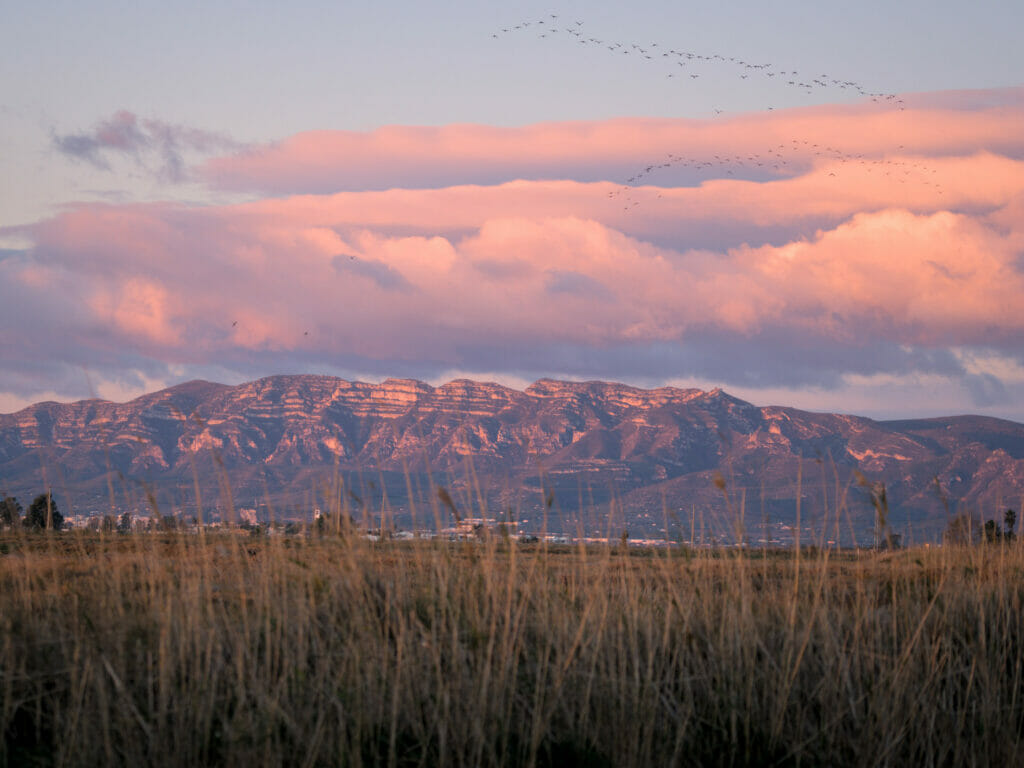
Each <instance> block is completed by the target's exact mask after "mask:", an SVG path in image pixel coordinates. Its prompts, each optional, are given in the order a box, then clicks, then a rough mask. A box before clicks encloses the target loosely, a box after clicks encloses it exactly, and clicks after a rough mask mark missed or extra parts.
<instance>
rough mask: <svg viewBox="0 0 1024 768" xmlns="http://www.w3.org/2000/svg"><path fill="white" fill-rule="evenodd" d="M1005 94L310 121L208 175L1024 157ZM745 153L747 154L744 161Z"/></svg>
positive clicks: (481, 172)
mask: <svg viewBox="0 0 1024 768" xmlns="http://www.w3.org/2000/svg"><path fill="white" fill-rule="evenodd" d="M1000 94H1001V97H1000V98H999V99H997V100H992V99H991V98H990V99H988V100H987V101H984V100H983V101H979V99H978V98H977V97H976V98H975V99H974V102H975V103H976V104H977V106H976V108H974V109H969V110H968V109H960V108H956V107H954V106H950V105H949V102H950V101H955V100H954V98H953V97H947V98H945V99H940V98H939V97H938V96H934V97H932V98H931V99H929V98H927V96H922V97H920V98H916V99H915V98H911V104H912V105H914V104H916V106H911V107H910V108H908V109H906V110H897V109H893V108H891V107H887V106H885V105H878V104H873V103H865V104H860V105H852V106H822V107H810V108H804V109H794V110H785V111H779V112H759V113H753V114H745V115H739V116H736V117H732V118H718V119H712V120H690V119H646V118H628V119H618V120H606V121H600V122H562V123H541V124H536V125H528V126H523V127H517V128H499V127H492V126H483V125H447V126H442V127H404V126H385V127H382V128H379V129H377V130H374V131H369V132H355V131H309V132H306V133H300V134H297V135H295V136H292V137H290V138H288V139H285V140H284V141H281V142H277V143H274V144H270V145H265V146H261V147H255V148H250V149H248V150H245V151H243V152H240V153H238V154H234V155H230V156H223V157H217V158H212V159H210V160H208V161H207V162H206V163H205V165H204V166H203V168H202V171H201V174H202V175H203V176H204V177H205V178H207V179H208V180H209V181H210V182H211V183H212V184H214V185H216V186H218V187H221V188H224V189H231V190H245V191H260V192H266V193H270V194H295V193H303V192H312V193H318V194H323V193H328V192H335V191H341V190H352V189H389V188H429V187H447V186H452V185H456V184H462V183H471V184H494V183H500V182H502V181H510V180H514V179H520V178H531V179H576V180H580V181H598V180H608V179H611V180H621V179H625V178H629V177H632V176H633V175H635V174H636V173H637V172H643V171H644V169H645V168H647V166H649V165H660V164H662V163H665V162H667V161H670V159H671V157H678V158H684V159H686V160H689V161H692V162H693V163H710V164H711V165H710V166H709V167H710V168H711V169H717V168H722V169H724V168H733V169H734V170H739V169H740V168H745V169H746V170H748V171H756V170H758V169H760V172H761V173H772V174H774V175H777V176H788V175H792V174H794V173H796V172H799V171H801V170H804V169H806V167H807V166H808V165H810V164H813V163H816V162H819V161H821V160H827V159H828V158H830V157H834V156H837V155H849V156H858V155H862V156H864V157H866V158H872V159H877V158H886V157H890V156H891V155H893V154H897V153H899V152H901V151H903V150H905V152H906V153H907V154H916V155H933V156H934V155H940V156H941V155H947V154H964V153H970V152H974V151H978V150H989V151H992V152H997V153H1001V154H1007V155H1010V156H1016V157H1024V136H1022V134H1021V132H1020V130H1019V126H1020V124H1021V120H1022V119H1024V89H1006V90H1004V91H1001V92H1000ZM969 97H970V95H969V94H963V95H961V98H963V99H967V98H969ZM780 151H781V155H782V156H781V157H778V156H777V155H778V154H779V153H780ZM670 156H671V157H670ZM755 156H757V159H756V160H755V159H753V158H754V157H755ZM736 158H743V160H744V162H745V164H744V165H743V166H740V165H738V162H737V160H736ZM747 158H751V159H750V160H746V159H747ZM759 161H760V162H762V165H761V166H758V165H757V162H759ZM783 161H784V162H783ZM776 165H778V166H779V167H778V168H776V167H775V166H776ZM684 169H686V166H685V165H684V164H683V162H682V160H677V161H674V162H672V169H671V170H665V169H659V174H647V175H648V176H649V177H651V178H657V177H658V176H659V175H660V176H661V178H666V177H669V178H670V177H671V174H672V173H675V174H677V175H678V174H679V173H680V172H681V171H683V170H684ZM707 169H708V167H705V170H707ZM690 170H691V171H696V170H697V169H695V168H693V166H691V167H690Z"/></svg>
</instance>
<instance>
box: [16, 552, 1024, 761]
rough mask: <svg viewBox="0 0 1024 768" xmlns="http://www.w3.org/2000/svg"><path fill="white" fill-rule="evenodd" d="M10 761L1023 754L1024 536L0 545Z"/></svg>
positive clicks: (984, 757)
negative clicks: (768, 547) (714, 542)
mask: <svg viewBox="0 0 1024 768" xmlns="http://www.w3.org/2000/svg"><path fill="white" fill-rule="evenodd" d="M0 552H2V554H0V732H2V733H3V740H2V742H0V763H6V764H9V765H33V764H38V765H133V766H135V765H158V766H159V765H239V766H250V765H275V766H276V765H298V766H316V765H353V766H359V765H389V766H390V765H395V766H412V765H416V766H434V765H448V766H497V765H551V766H554V765H558V766H572V765H588V766H602V765H609V766H612V765H614V766H634V765H635V766H651V765H796V764H800V765H865V766H870V765H979V766H990V765H1012V764H1019V761H1020V759H1021V758H1020V755H1021V749H1022V747H1024V621H1022V619H1024V610H1022V609H1024V550H1022V548H1020V547H1018V546H1011V545H1005V544H1003V545H986V546H978V547H971V548H933V549H911V550H904V551H898V552H889V553H875V552H863V553H848V552H829V551H827V550H826V551H822V550H818V551H814V552H808V551H805V552H803V553H800V554H799V555H798V554H795V553H791V552H790V553H782V552H775V553H773V552H767V553H765V552H761V551H758V550H748V551H693V550H687V549H678V548H674V549H662V550H636V549H626V548H624V547H617V546H609V547H592V548H585V549H583V548H575V547H552V546H548V545H546V544H544V543H539V544H532V545H521V544H513V543H510V542H507V541H502V540H500V539H498V538H492V539H490V540H484V541H479V542H459V543H451V542H441V541H427V540H422V541H408V542H397V541H385V542H370V541H366V540H363V539H361V538H358V537H353V536H349V537H347V538H346V537H340V536H324V537H320V538H318V537H311V538H302V537H269V538H267V537H251V536H248V535H235V534H233V533H219V534H201V533H200V534H196V533H192V534H181V533H178V534H151V535H143V534H135V535H127V536H119V535H117V534H97V533H91V534H86V533H82V532H64V533H61V534H56V535H54V534H46V533H36V534H30V533H23V532H11V533H6V534H3V535H2V538H0Z"/></svg>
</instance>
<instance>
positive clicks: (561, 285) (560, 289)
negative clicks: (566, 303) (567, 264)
mask: <svg viewBox="0 0 1024 768" xmlns="http://www.w3.org/2000/svg"><path fill="white" fill-rule="evenodd" d="M544 289H545V290H546V291H547V292H548V293H551V294H559V293H563V294H568V295H570V296H579V297H581V298H590V299H610V298H612V293H611V291H609V290H608V288H607V287H606V286H605V285H604V284H602V283H601V282H600V281H598V280H595V279H594V278H592V277H590V276H589V275H584V274H582V273H580V272H573V271H571V270H557V269H552V270H548V272H547V275H546V277H545V280H544Z"/></svg>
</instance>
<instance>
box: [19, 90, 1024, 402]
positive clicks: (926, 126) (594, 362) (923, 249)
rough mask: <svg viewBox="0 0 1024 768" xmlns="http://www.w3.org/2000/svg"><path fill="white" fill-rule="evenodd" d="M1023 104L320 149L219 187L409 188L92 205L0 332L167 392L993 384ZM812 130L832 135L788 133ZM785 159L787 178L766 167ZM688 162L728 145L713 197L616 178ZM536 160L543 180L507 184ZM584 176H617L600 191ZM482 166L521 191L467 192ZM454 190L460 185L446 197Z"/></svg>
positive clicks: (511, 133) (587, 128)
mask: <svg viewBox="0 0 1024 768" xmlns="http://www.w3.org/2000/svg"><path fill="white" fill-rule="evenodd" d="M1009 101H1010V103H1009V104H1007V103H998V104H995V105H993V104H984V105H982V106H981V107H979V108H978V109H952V108H947V107H945V106H942V105H941V104H940V105H936V104H926V105H917V106H914V103H913V100H910V103H911V107H910V108H908V109H907V110H906V111H903V112H900V111H886V110H883V109H879V108H876V107H873V106H872V107H850V108H819V109H812V110H796V111H794V112H793V113H785V114H779V115H769V116H746V117H743V118H736V119H734V120H731V121H724V122H722V123H721V124H719V123H711V122H705V123H696V122H693V121H690V122H686V121H643V120H638V121H637V120H619V121H609V122H607V123H591V124H585V123H574V124H558V125H546V126H530V127H527V128H524V129H484V128H480V127H479V126H448V127H445V128H437V129H429V130H428V129H386V130H385V129H382V130H381V131H377V132H373V133H371V134H358V135H356V134H343V135H338V134H336V133H318V134H303V135H301V136H299V137H295V138H294V139H292V140H289V141H287V142H284V143H283V144H282V145H281V146H279V147H275V148H268V149H267V150H265V151H264V152H263V153H262V154H261V153H255V154H251V155H247V156H239V157H231V158H221V159H219V160H217V161H216V162H213V163H212V164H211V165H209V166H207V172H208V173H210V174H212V175H213V176H214V177H216V178H221V179H222V180H223V179H236V180H237V179H248V180H249V181H252V180H253V179H257V180H258V181H259V183H258V184H255V186H256V187H257V188H259V187H260V185H263V184H267V185H271V186H272V185H275V184H280V185H283V186H282V188H286V187H287V186H288V185H289V184H293V183H296V184H298V183H299V182H301V183H305V182H306V181H308V180H309V179H311V178H313V177H312V176H310V174H314V175H315V173H319V172H320V171H318V170H317V168H316V167H315V166H316V159H317V158H318V157H319V159H320V162H321V165H322V167H323V169H325V170H324V173H326V174H327V176H325V178H327V177H328V176H331V174H336V173H340V170H339V169H340V168H342V167H343V166H344V167H346V168H348V170H350V171H351V177H350V180H352V183H353V184H355V183H356V182H358V181H359V180H360V179H361V178H363V177H364V176H365V179H371V178H374V173H377V172H379V173H380V175H381V177H382V178H385V179H386V178H389V177H388V174H391V173H393V174H396V177H395V178H396V179H397V178H398V177H397V175H398V174H400V173H404V172H405V171H408V174H407V182H405V183H406V184H407V187H405V188H394V189H380V190H358V189H357V190H352V191H345V192H332V193H331V194H302V195H294V196H289V197H283V198H272V199H263V200H256V201H253V202H248V203H243V204H237V205H224V206H205V207H187V206H180V205H172V204H149V205H85V206H79V207H75V208H70V209H68V210H65V211H64V212H62V213H60V214H58V215H57V216H55V217H53V218H51V219H48V220H46V221H43V222H39V223H38V224H36V225H34V226H33V227H30V228H27V229H25V231H24V234H25V235H27V236H29V237H31V239H32V240H33V241H34V248H33V249H32V250H30V251H29V252H27V253H26V254H24V255H23V256H18V257H12V258H7V259H4V260H2V261H0V278H2V279H0V286H2V287H0V292H2V293H3V302H0V306H3V307H4V309H3V310H2V311H0V315H2V318H0V319H3V320H4V322H5V323H6V324H7V327H8V328H9V329H17V330H18V332H17V333H16V334H9V335H10V338H11V339H13V340H14V343H15V344H16V345H20V347H19V348H24V349H25V355H26V356H27V355H28V354H29V350H34V351H33V352H32V354H39V352H38V350H39V349H42V348H43V345H44V344H46V343H48V344H50V345H51V346H50V347H49V348H46V349H45V354H48V355H52V356H54V357H55V358H59V357H61V356H65V357H68V356H73V355H85V356H87V357H96V358H100V359H103V360H107V361H108V363H107V364H109V365H111V366H115V365H120V364H122V363H121V362H118V361H120V360H121V359H122V358H124V357H125V356H127V357H130V358H131V360H130V362H129V363H123V364H125V365H131V366H133V370H134V369H137V370H147V371H149V372H148V373H147V374H146V375H148V376H157V375H164V374H163V373H162V372H161V371H159V370H156V371H150V369H148V368H145V366H143V365H142V364H140V362H139V360H143V361H150V362H154V361H155V362H160V363H163V364H175V365H186V366H204V365H205V366H211V365H223V366H227V367H234V368H236V369H239V370H243V369H244V370H249V369H250V368H256V369H259V370H265V369H266V368H270V369H273V370H280V369H287V370H294V369H296V368H299V367H300V365H301V364H302V361H306V363H308V362H309V361H315V362H316V364H318V365H326V366H334V368H335V369H344V368H346V367H348V368H352V367H356V366H361V369H362V370H367V369H374V370H378V369H379V370H381V371H383V372H386V373H394V372H397V371H399V370H401V371H406V372H410V373H419V374H420V375H423V376H427V377H429V376H431V375H434V373H435V372H437V371H440V370H450V369H460V370H464V371H471V370H488V371H500V370H504V371H505V372H507V373H509V374H511V375H518V373H519V372H521V371H522V370H524V368H525V367H527V366H533V367H534V369H537V368H541V369H542V370H541V371H540V372H541V373H544V374H555V375H557V374H558V373H560V372H565V371H570V370H571V371H572V372H574V373H579V374H580V375H601V376H607V375H609V374H608V373H607V370H609V369H614V368H615V366H619V367H620V368H621V367H622V366H633V367H635V366H636V365H638V364H639V363H637V360H638V359H639V358H637V357H636V355H639V354H640V353H639V352H636V350H653V351H651V352H650V353H649V358H644V359H643V361H641V362H642V363H643V365H645V366H647V368H646V369H645V370H649V371H651V373H650V375H651V376H654V377H661V378H662V379H667V378H673V377H678V376H679V375H681V372H686V373H688V374H689V373H692V372H693V370H698V369H700V367H701V366H703V367H704V368H703V370H705V372H706V374H707V375H712V373H713V374H714V375H717V376H719V377H721V378H724V379H725V380H726V382H727V383H728V381H729V380H730V379H729V377H734V379H735V380H737V381H739V380H743V381H750V380H752V379H756V380H758V381H761V382H764V384H763V385H764V386H777V385H779V382H780V381H785V382H788V383H790V384H792V382H793V381H798V382H799V381H800V377H801V376H804V377H812V376H820V380H823V381H828V380H829V379H828V375H833V376H842V375H848V374H849V375H862V376H873V375H876V374H878V373H880V372H889V371H890V369H892V373H893V375H899V376H911V375H912V374H914V373H915V372H921V371H923V372H930V373H931V374H935V372H937V371H938V372H940V373H941V375H943V376H957V375H962V376H967V375H972V376H979V375H988V374H987V369H986V370H984V371H981V372H980V373H979V372H977V371H974V370H973V369H972V370H971V371H968V369H967V366H966V364H965V363H964V362H963V361H964V360H965V359H966V358H965V357H964V354H965V353H964V350H965V349H966V350H975V352H977V354H976V355H975V357H976V358H978V359H982V358H983V357H984V356H981V357H979V355H980V352H978V351H979V350H994V352H993V354H995V355H996V356H997V357H999V356H1002V357H1003V358H1005V359H1006V360H1018V359H1020V360H1024V343H1022V342H1021V339H1022V338H1024V314H1021V313H1019V312H1017V311H1015V302H1017V301H1018V297H1019V296H1020V295H1022V293H1024V264H1022V257H1021V254H1022V253H1024V159H1019V158H1024V153H1022V152H1021V150H1022V149H1024V135H1022V134H1021V133H1020V132H1019V131H1017V130H1011V127H1015V126H1019V125H1020V124H1021V123H1020V120H1021V117H1022V115H1021V110H1022V106H1021V103H1020V102H1021V99H1017V100H1016V101H1013V100H1009ZM816 134H820V135H821V137H824V138H827V142H828V143H827V145H826V147H825V148H824V149H823V148H822V146H821V144H822V142H821V141H817V142H816V141H814V140H813V136H815V135H816ZM795 135H802V136H810V137H812V138H809V139H807V141H808V142H809V143H808V144H806V145H805V144H804V143H803V142H804V139H799V140H797V141H796V143H795V144H794V140H793V139H792V138H789V139H787V140H785V141H784V140H783V138H782V137H783V136H795ZM823 140H824V139H823ZM787 141H788V143H786V142H787ZM766 143H767V144H769V145H770V144H774V145H775V147H776V149H777V151H776V152H775V153H774V157H775V160H770V161H769V162H775V161H780V162H781V159H782V158H784V159H785V160H786V162H787V163H790V165H787V167H786V168H785V169H784V170H780V171H778V172H776V170H775V169H774V168H772V169H770V171H771V172H765V171H763V170H756V168H757V166H756V162H757V161H756V160H755V161H751V160H749V158H751V157H754V156H755V153H756V152H757V151H756V150H754V149H753V148H754V147H757V146H761V145H763V144H766ZM815 143H817V144H819V146H818V147H817V148H816V147H814V146H813V145H814V144H815ZM680 145H683V146H684V148H686V151H687V152H689V153H690V154H691V155H693V156H697V155H700V156H702V157H707V156H708V154H707V153H711V155H710V158H711V159H707V160H701V161H700V163H701V164H702V165H701V169H700V173H701V174H703V181H702V182H701V183H689V182H688V183H685V184H684V183H680V184H676V185H673V184H670V183H668V181H669V180H666V179H659V178H658V177H657V174H658V173H659V172H663V173H665V174H668V175H669V176H670V175H671V173H673V172H675V171H676V170H678V169H677V168H676V166H677V165H680V164H681V162H682V161H680V162H676V161H671V162H670V165H672V167H670V168H665V169H655V170H652V172H651V173H648V174H646V175H645V176H644V178H643V179H641V180H639V181H638V182H636V183H635V184H634V185H632V186H630V187H629V188H628V189H624V188H623V186H622V185H621V184H619V183H614V182H611V181H603V180H601V179H602V178H603V171H604V170H606V169H609V168H613V167H619V166H621V167H624V168H625V167H634V164H635V161H637V160H638V159H639V158H640V157H641V155H643V154H646V153H651V154H657V153H658V152H661V151H663V150H664V151H665V152H668V151H671V152H673V153H676V152H678V151H679V147H680ZM901 145H902V146H901ZM670 146H671V147H672V149H671V150H669V149H666V148H667V147H670ZM839 147H841V148H842V149H841V152H835V151H832V149H834V148H839ZM318 153H321V154H319V155H318ZM701 153H703V154H701ZM714 154H718V155H719V160H718V161H716V162H712V160H713V159H714ZM858 155H863V156H862V157H861V156H858ZM681 156H682V155H680V154H673V157H676V158H678V157H681ZM687 156H689V155H687ZM780 156H781V158H780ZM495 157H497V158H499V159H497V160H495V159H492V158H495ZM761 159H762V160H763V159H766V158H761ZM520 161H522V163H523V164H524V165H527V166H530V167H531V168H533V170H534V171H536V173H535V174H534V175H535V176H536V178H529V179H515V180H511V181H509V180H504V181H502V180H501V176H502V174H504V173H505V172H506V171H508V172H509V173H510V172H511V169H514V168H516V167H517V163H519V162H520ZM588 163H589V164H590V165H591V166H592V167H593V168H596V169H597V170H595V171H594V172H593V174H592V175H593V177H594V179H596V180H591V181H587V180H586V179H582V180H581V178H577V176H580V177H582V176H585V173H584V172H583V170H585V169H586V167H588ZM673 163H674V165H673ZM709 163H710V164H709ZM291 164H294V170H293V171H289V168H292V167H293V166H292V165H291ZM346 164H349V165H346ZM530 164H532V165H530ZM478 167H483V168H484V171H486V173H490V172H491V171H490V170H487V169H488V168H489V169H491V170H494V171H495V178H496V179H498V180H497V181H494V182H493V183H482V182H481V183H467V181H466V179H465V176H467V175H468V176H472V175H473V173H475V172H476V171H475V170H474V169H475V168H478ZM573 168H578V169H583V170H580V171H579V173H578V174H577V176H574V175H573V173H575V172H572V173H565V174H560V173H556V171H559V170H566V169H568V170H569V171H573ZM498 171H500V173H499V172H498ZM221 172H223V173H225V174H227V175H225V176H222V177H221V176H217V174H218V173H221ZM730 172H731V173H730ZM289 173H291V174H292V175H289ZM231 174H237V175H235V176H232V175H231ZM360 174H362V175H363V176H360ZM445 174H450V175H451V177H452V178H454V179H456V182H453V183H452V184H450V185H447V186H441V187H439V188H432V187H431V186H430V184H427V183H426V182H430V183H431V184H432V183H434V182H436V181H437V179H438V178H442V177H444V175H445ZM744 174H745V175H746V177H745V178H744V177H743V176H744ZM365 179H364V181H365ZM417 180H421V181H423V182H424V184H425V186H426V187H427V188H408V187H416V186H418V181H417ZM249 181H246V182H245V183H246V184H248V183H249ZM231 183H234V182H231ZM655 184H657V185H655ZM239 185H240V186H244V185H243V184H242V182H239ZM357 186H358V185H357ZM55 296H59V297H60V300H59V301H56V300H55V299H54V298H53V297H55ZM41 307H46V308H47V312H48V314H46V315H45V318H44V317H42V316H40V311H41V310H40V308H41ZM5 338H6V337H5ZM83 350H84V351H83ZM644 354H648V353H644ZM972 359H974V358H972ZM984 359H988V358H984ZM623 361H625V362H623ZM993 365H995V364H993ZM1000 365H1003V367H1004V368H1005V369H1006V370H1011V369H1012V370H1017V368H1014V367H1013V366H1012V365H1009V363H1005V364H1004V363H1000ZM260 366H264V368H260ZM557 366H564V367H563V368H558V367H557ZM633 367H629V368H627V369H626V370H627V373H628V371H630V370H633V369H634V368H633ZM993 370H995V369H993ZM821 371H826V374H820V372H821ZM624 375H625V374H620V375H619V376H618V377H619V378H622V377H624ZM612 377H614V374H612ZM744 377H746V378H744ZM805 380H806V381H810V379H809V378H807V379H805ZM818 380H819V379H815V381H818ZM0 385H2V381H0ZM0 391H2V386H0Z"/></svg>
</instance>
